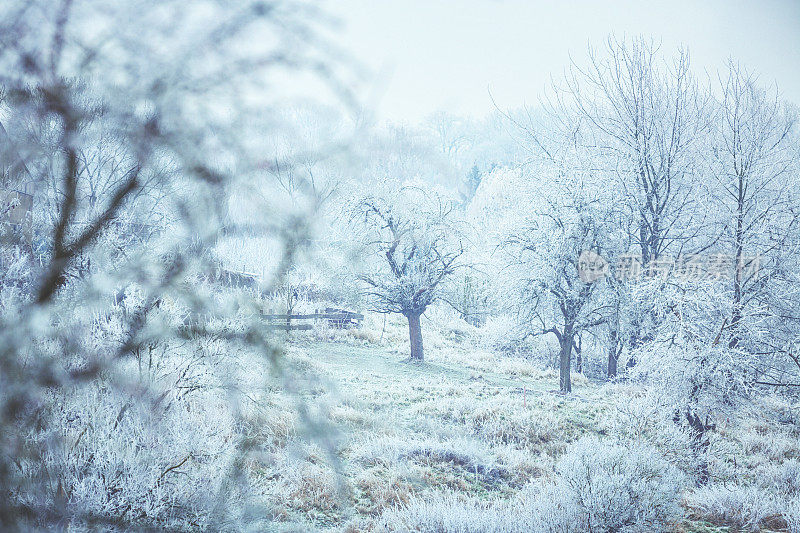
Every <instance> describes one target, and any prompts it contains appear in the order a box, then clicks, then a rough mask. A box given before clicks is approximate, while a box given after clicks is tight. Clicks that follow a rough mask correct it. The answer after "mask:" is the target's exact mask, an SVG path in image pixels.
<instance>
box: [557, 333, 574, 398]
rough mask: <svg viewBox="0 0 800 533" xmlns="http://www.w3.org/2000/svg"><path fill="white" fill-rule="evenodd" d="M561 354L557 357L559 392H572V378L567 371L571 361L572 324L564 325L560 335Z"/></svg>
mask: <svg viewBox="0 0 800 533" xmlns="http://www.w3.org/2000/svg"><path fill="white" fill-rule="evenodd" d="M560 340H561V355H560V358H559V361H560V362H559V367H560V368H559V385H560V387H561V392H572V380H571V379H570V375H569V371H570V364H571V363H572V326H566V327H564V333H563V334H562V335H561V339H560Z"/></svg>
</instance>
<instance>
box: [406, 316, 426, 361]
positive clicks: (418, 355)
mask: <svg viewBox="0 0 800 533" xmlns="http://www.w3.org/2000/svg"><path fill="white" fill-rule="evenodd" d="M419 317H420V314H409V315H406V318H408V334H409V340H410V341H411V360H412V361H422V360H423V359H424V356H423V348H422V326H420V323H419Z"/></svg>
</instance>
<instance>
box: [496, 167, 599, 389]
mask: <svg viewBox="0 0 800 533" xmlns="http://www.w3.org/2000/svg"><path fill="white" fill-rule="evenodd" d="M539 180H540V181H539ZM539 180H537V181H535V182H534V184H532V185H531V186H533V187H536V185H535V183H539V182H548V183H549V184H550V186H551V187H552V190H553V192H554V194H552V196H550V197H548V198H547V199H544V200H543V201H542V202H541V204H540V205H538V206H532V209H531V212H530V214H529V215H528V216H527V217H526V220H525V222H524V223H523V224H522V227H519V228H516V229H515V230H514V231H513V233H512V234H511V235H510V236H509V237H508V239H507V241H506V245H505V247H504V248H505V255H506V257H507V259H508V263H509V266H510V268H511V269H512V270H513V272H515V273H516V278H517V279H516V282H515V283H516V285H517V287H518V291H519V294H520V304H521V305H522V308H523V313H524V315H525V316H527V320H528V321H529V322H531V323H532V324H533V327H532V332H533V333H534V334H537V335H544V334H552V335H555V337H556V338H557V339H558V343H559V346H560V353H559V376H560V378H559V383H560V388H561V391H562V392H570V391H571V390H572V382H571V379H570V370H571V366H572V353H573V350H574V349H575V347H576V341H577V338H578V336H579V335H580V334H581V333H582V332H584V331H587V330H591V329H592V328H595V327H597V326H599V325H600V324H603V323H605V322H606V321H607V320H608V311H609V306H608V304H607V301H606V300H605V299H603V298H598V297H597V296H598V293H599V292H600V291H601V290H603V289H606V287H605V286H604V285H605V282H604V281H603V280H602V279H598V280H595V281H593V282H586V281H584V280H583V279H581V277H580V274H579V272H580V270H579V258H580V257H581V255H582V254H583V253H584V252H590V253H592V254H598V255H599V254H602V253H604V252H605V250H606V247H607V245H608V244H609V243H610V242H611V239H610V235H611V234H612V227H611V224H610V223H611V221H612V219H611V216H610V209H609V208H610V206H609V205H608V204H606V203H605V202H604V201H603V200H602V199H601V198H598V197H594V198H593V197H592V195H591V194H590V193H589V192H588V191H589V186H588V184H587V183H585V182H583V181H582V179H581V178H566V177H565V176H563V174H562V175H560V176H559V175H558V174H557V175H556V177H554V178H553V179H550V180H547V179H545V178H541V177H540V178H539Z"/></svg>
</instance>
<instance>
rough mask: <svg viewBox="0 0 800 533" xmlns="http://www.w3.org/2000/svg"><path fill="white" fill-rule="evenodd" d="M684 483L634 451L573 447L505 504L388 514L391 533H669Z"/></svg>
mask: <svg viewBox="0 0 800 533" xmlns="http://www.w3.org/2000/svg"><path fill="white" fill-rule="evenodd" d="M682 482H683V476H682V475H681V474H680V472H679V471H678V470H677V469H676V468H675V467H673V466H672V465H670V464H669V463H668V462H667V461H666V460H665V459H664V458H663V457H662V456H661V455H660V454H659V453H658V452H657V451H656V450H655V449H653V448H651V447H649V446H645V445H642V444H639V443H624V444H616V443H607V442H604V441H601V440H598V439H597V438H594V437H586V438H583V439H581V440H580V441H578V442H577V443H576V444H574V445H573V447H572V448H571V449H570V450H569V451H568V452H567V453H566V455H564V457H563V458H562V459H561V460H560V461H559V462H558V464H557V466H556V474H555V476H554V477H553V478H552V479H550V480H548V481H545V482H543V483H540V482H538V481H536V482H532V483H531V484H529V485H528V487H526V489H524V490H523V491H522V492H521V493H520V494H519V495H518V496H517V497H516V498H514V499H513V500H511V501H509V502H504V501H495V502H491V501H489V502H487V501H479V500H474V499H468V498H464V497H458V496H457V495H455V494H444V495H437V496H435V497H430V498H424V499H423V498H414V499H412V500H411V501H410V502H409V503H408V504H407V505H405V506H403V507H399V508H395V509H392V510H389V511H387V512H385V513H384V514H383V516H382V517H381V525H382V526H383V527H384V528H386V529H388V530H389V531H437V532H443V533H445V532H447V533H450V532H453V533H455V532H459V533H461V532H464V533H466V532H472V531H476V532H477V531H481V532H484V531H492V532H523V531H524V532H536V533H539V532H541V533H568V532H574V533H582V532H584V531H593V532H598V533H600V532H622V531H627V532H634V531H642V532H644V531H663V530H667V529H668V528H669V527H670V525H671V524H673V523H674V522H675V521H676V520H677V519H678V518H679V517H680V516H681V512H680V507H679V505H678V504H679V499H680V487H681V484H682Z"/></svg>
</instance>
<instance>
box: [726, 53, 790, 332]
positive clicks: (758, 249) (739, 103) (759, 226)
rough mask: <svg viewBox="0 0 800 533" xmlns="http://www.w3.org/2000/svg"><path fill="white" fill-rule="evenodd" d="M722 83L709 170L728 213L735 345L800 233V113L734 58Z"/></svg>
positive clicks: (760, 311)
mask: <svg viewBox="0 0 800 533" xmlns="http://www.w3.org/2000/svg"><path fill="white" fill-rule="evenodd" d="M720 85H721V94H722V96H721V100H720V102H719V108H718V116H717V117H716V120H715V126H716V127H715V131H714V133H715V136H714V145H713V152H712V153H713V155H714V157H713V158H712V159H711V164H712V166H711V172H712V175H713V176H714V177H715V178H716V180H717V182H718V185H719V198H718V202H719V204H720V206H721V212H722V216H723V217H724V219H723V220H722V221H721V224H722V226H723V232H722V236H723V241H722V248H723V249H724V252H725V253H726V254H727V255H728V256H730V258H731V263H732V265H731V268H730V269H729V274H730V277H731V285H732V291H731V311H730V316H729V319H728V329H729V335H730V336H729V344H730V346H731V347H736V346H738V345H739V343H740V342H741V341H742V337H743V336H744V335H745V332H744V331H742V330H743V329H744V330H746V329H748V328H747V326H749V325H752V324H751V322H752V319H754V318H755V317H754V316H752V315H762V316H763V311H764V305H768V301H767V300H768V299H769V296H768V293H769V292H770V289H771V288H772V287H771V285H772V283H771V282H770V270H771V269H772V268H773V267H774V265H775V264H776V263H777V261H774V260H773V259H774V258H775V257H776V256H778V255H781V254H782V253H785V252H786V251H787V250H792V249H794V248H795V246H792V243H793V241H794V242H796V241H797V238H798V224H800V219H798V213H796V212H794V207H795V206H794V203H795V201H796V185H795V183H794V181H795V180H796V172H797V171H798V166H797V157H798V154H797V150H796V148H795V146H794V143H795V142H796V139H797V136H796V131H795V125H796V122H797V117H796V113H795V112H794V111H792V110H791V109H790V108H789V107H788V106H787V105H785V104H784V103H783V102H781V100H780V98H779V96H778V95H777V94H773V93H770V92H768V91H766V90H764V89H762V88H760V87H759V86H758V85H757V79H756V77H755V75H754V74H752V73H750V72H748V71H747V70H746V69H744V68H743V67H741V66H739V65H737V64H735V63H733V62H730V63H729V65H728V71H727V74H726V75H723V76H721V77H720ZM793 189H794V190H793ZM748 315H751V316H748ZM743 321H744V322H746V323H743Z"/></svg>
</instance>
